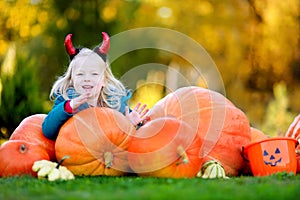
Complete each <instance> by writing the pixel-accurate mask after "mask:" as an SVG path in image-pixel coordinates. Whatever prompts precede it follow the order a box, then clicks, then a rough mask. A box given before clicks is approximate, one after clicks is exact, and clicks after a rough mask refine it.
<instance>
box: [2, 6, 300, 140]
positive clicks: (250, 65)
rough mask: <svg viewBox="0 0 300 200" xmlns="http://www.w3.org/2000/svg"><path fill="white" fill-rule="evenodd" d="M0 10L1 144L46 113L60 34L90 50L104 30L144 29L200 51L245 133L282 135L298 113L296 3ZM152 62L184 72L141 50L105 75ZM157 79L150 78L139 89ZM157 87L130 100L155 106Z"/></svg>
mask: <svg viewBox="0 0 300 200" xmlns="http://www.w3.org/2000/svg"><path fill="white" fill-rule="evenodd" d="M0 10H1V13H0V28H1V32H0V63H1V65H0V132H1V137H2V138H8V137H9V135H10V134H11V133H12V131H13V130H14V129H15V128H16V126H17V125H18V124H19V123H20V122H21V120H22V119H23V118H25V117H27V116H29V115H31V114H34V113H46V112H48V111H49V109H50V108H51V106H52V102H50V101H49V99H48V95H49V92H50V89H51V86H52V84H53V82H54V81H55V80H56V78H57V76H58V75H61V74H62V73H63V72H64V70H65V68H66V66H67V64H68V58H67V56H66V53H65V50H64V46H63V41H64V37H65V36H66V34H67V33H73V34H74V40H75V41H76V42H79V41H80V43H79V44H78V43H77V44H78V45H81V46H87V47H91V48H92V47H94V46H95V45H97V44H98V43H99V42H100V41H99V40H100V39H99V38H100V33H101V31H106V32H108V33H109V34H110V35H114V34H117V33H120V32H122V31H126V30H129V29H134V28H139V27H149V26H155V27H164V28H169V29H172V30H176V31H179V32H181V33H184V34H186V35H188V36H189V37H191V38H193V39H194V40H195V41H197V42H198V43H199V44H201V45H202V46H203V47H204V48H205V49H206V50H207V52H208V53H209V54H210V56H211V57H212V59H213V60H214V61H215V63H216V65H217V67H218V70H219V71H220V73H221V75H222V79H223V81H224V86H225V90H226V97H227V98H228V99H230V100H231V101H232V102H233V103H234V104H235V105H236V106H237V107H239V108H241V109H242V110H243V111H244V112H245V113H246V115H247V116H248V118H249V121H250V122H251V125H252V126H255V127H257V128H259V129H262V130H264V131H265V133H266V134H270V135H282V134H284V132H285V131H286V130H287V128H288V125H289V124H290V123H291V122H292V120H293V118H294V117H295V116H296V115H297V114H298V113H300V101H299V97H300V90H299V87H300V66H299V65H300V45H299V35H300V26H299V25H300V17H299V16H300V5H299V0H286V1H282V0H272V1H270V0H177V1H172V0H84V1H83V0H69V1H60V0H3V1H1V2H0ZM149 62H156V63H162V64H165V65H171V64H172V63H176V66H179V68H180V69H187V68H188V67H189V66H188V64H187V63H186V62H184V60H182V59H180V58H178V57H176V56H174V55H170V54H167V55H166V54H164V53H163V52H157V51H154V50H140V51H134V52H130V53H128V54H126V55H124V56H122V58H120V59H118V60H117V61H116V62H115V63H112V70H113V72H114V74H115V75H116V76H117V77H121V76H122V74H124V73H125V72H127V71H128V70H130V69H131V68H133V67H135V66H138V65H141V64H143V63H149ZM163 76H164V75H162V74H161V73H160V72H153V73H151V74H149V75H148V77H147V79H146V80H141V82H145V81H146V82H147V81H149V80H151V79H160V77H163ZM157 77H158V78H157ZM162 79H163V78H162ZM141 82H140V83H137V85H139V84H141ZM199 86H202V85H201V83H199ZM158 87H159V86H153V85H152V86H150V85H149V86H146V87H137V88H138V90H137V91H136V92H135V98H134V100H135V101H137V100H142V101H143V102H145V103H148V104H149V105H153V104H154V103H155V102H156V101H157V100H158V99H159V98H161V97H163V96H164V95H165V90H164V89H163V88H158ZM149 94H151V95H149Z"/></svg>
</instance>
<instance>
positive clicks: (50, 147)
mask: <svg viewBox="0 0 300 200" xmlns="http://www.w3.org/2000/svg"><path fill="white" fill-rule="evenodd" d="M46 116H47V115H46V114H34V115H31V116H29V117H26V118H25V119H23V120H22V122H21V123H20V124H19V126H18V127H17V128H16V129H15V130H14V132H13V133H12V135H11V136H10V138H9V139H10V140H24V141H27V142H30V143H36V144H38V145H41V146H42V147H43V148H45V150H46V151H47V152H48V154H49V157H50V160H52V161H56V157H55V149H54V143H55V141H53V140H50V139H48V138H46V137H45V136H44V135H43V132H42V123H43V121H44V119H45V117H46Z"/></svg>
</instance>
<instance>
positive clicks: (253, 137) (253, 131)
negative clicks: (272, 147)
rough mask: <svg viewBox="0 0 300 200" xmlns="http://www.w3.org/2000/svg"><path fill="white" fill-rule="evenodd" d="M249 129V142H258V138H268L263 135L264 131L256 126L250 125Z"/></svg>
mask: <svg viewBox="0 0 300 200" xmlns="http://www.w3.org/2000/svg"><path fill="white" fill-rule="evenodd" d="M250 131H251V142H258V141H260V140H265V139H267V138H268V136H267V135H265V134H264V132H262V131H261V130H259V129H257V128H254V127H250Z"/></svg>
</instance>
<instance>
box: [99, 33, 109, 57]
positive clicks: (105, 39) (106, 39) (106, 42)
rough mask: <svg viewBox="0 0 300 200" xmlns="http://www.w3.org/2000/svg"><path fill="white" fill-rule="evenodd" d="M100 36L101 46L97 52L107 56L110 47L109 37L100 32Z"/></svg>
mask: <svg viewBox="0 0 300 200" xmlns="http://www.w3.org/2000/svg"><path fill="white" fill-rule="evenodd" d="M102 36H103V42H102V45H101V46H100V47H99V52H100V53H102V54H107V53H108V50H109V47H110V40H109V36H108V34H107V33H105V32H102Z"/></svg>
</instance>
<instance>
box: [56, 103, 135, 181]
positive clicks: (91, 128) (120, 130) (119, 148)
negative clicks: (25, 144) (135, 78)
mask: <svg viewBox="0 0 300 200" xmlns="http://www.w3.org/2000/svg"><path fill="white" fill-rule="evenodd" d="M134 133H135V127H134V126H133V125H132V124H131V123H130V122H129V120H127V118H126V117H125V116H124V115H123V114H121V113H120V112H118V111H115V110H112V109H109V108H88V109H86V110H83V111H81V112H79V113H77V114H75V115H73V117H71V118H70V119H69V120H68V121H67V122H66V123H65V124H64V125H63V126H62V127H61V129H60V132H59V134H58V137H57V139H56V143H55V151H56V157H57V159H58V160H60V159H61V158H63V157H64V156H65V155H69V156H70V158H69V159H66V160H65V161H64V162H63V165H64V166H66V167H67V168H68V169H69V170H70V171H71V172H72V173H73V174H74V175H80V176H81V175H90V176H96V175H107V176H121V175H124V174H126V173H128V172H129V171H130V168H129V165H128V159H127V148H128V144H129V140H130V138H131V136H132V135H133V134H134Z"/></svg>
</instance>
